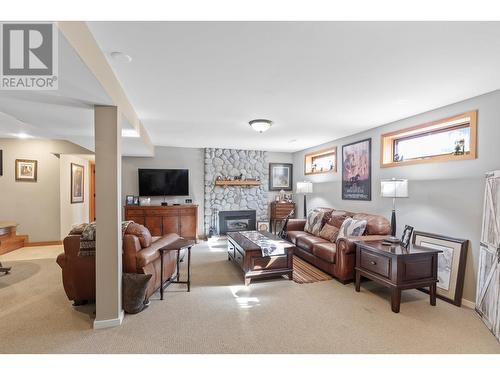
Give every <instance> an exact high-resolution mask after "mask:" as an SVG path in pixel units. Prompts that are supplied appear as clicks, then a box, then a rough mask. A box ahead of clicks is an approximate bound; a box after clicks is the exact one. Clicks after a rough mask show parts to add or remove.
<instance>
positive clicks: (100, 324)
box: [94, 310, 125, 329]
mask: <svg viewBox="0 0 500 375" xmlns="http://www.w3.org/2000/svg"><path fill="white" fill-rule="evenodd" d="M124 316H125V313H124V311H123V310H122V311H120V316H118V318H116V319H106V320H97V319H95V320H94V329H103V328H112V327H118V326H119V325H121V324H122V322H123V317H124Z"/></svg>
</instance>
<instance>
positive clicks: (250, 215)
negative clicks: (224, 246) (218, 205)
mask: <svg viewBox="0 0 500 375" xmlns="http://www.w3.org/2000/svg"><path fill="white" fill-rule="evenodd" d="M255 219H256V212H255V210H240V211H221V212H219V234H226V233H227V232H239V231H243V230H255V228H256V222H255V221H256V220H255Z"/></svg>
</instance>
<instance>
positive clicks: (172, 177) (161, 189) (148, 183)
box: [139, 169, 189, 197]
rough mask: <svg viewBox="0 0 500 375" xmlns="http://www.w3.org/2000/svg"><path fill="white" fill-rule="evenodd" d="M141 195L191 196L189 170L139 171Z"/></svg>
mask: <svg viewBox="0 0 500 375" xmlns="http://www.w3.org/2000/svg"><path fill="white" fill-rule="evenodd" d="M139 195H140V196H145V197H148V196H149V197H152V196H165V195H189V170H188V169H139Z"/></svg>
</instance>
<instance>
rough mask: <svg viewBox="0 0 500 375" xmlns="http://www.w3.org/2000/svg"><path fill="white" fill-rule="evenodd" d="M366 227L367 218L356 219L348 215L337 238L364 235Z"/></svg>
mask: <svg viewBox="0 0 500 375" xmlns="http://www.w3.org/2000/svg"><path fill="white" fill-rule="evenodd" d="M365 229H366V220H354V219H352V218H350V217H348V218H347V219H345V220H344V222H343V223H342V226H341V227H340V230H339V235H338V236H337V238H345V237H350V236H362V235H363V233H365Z"/></svg>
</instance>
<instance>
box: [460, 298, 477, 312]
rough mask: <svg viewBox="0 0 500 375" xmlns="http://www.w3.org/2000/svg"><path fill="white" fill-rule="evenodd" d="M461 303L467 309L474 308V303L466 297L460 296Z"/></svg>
mask: <svg viewBox="0 0 500 375" xmlns="http://www.w3.org/2000/svg"><path fill="white" fill-rule="evenodd" d="M462 305H463V306H465V307H468V308H469V309H472V310H474V309H475V308H476V304H475V303H474V302H472V301H469V300H468V299H465V298H462Z"/></svg>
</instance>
